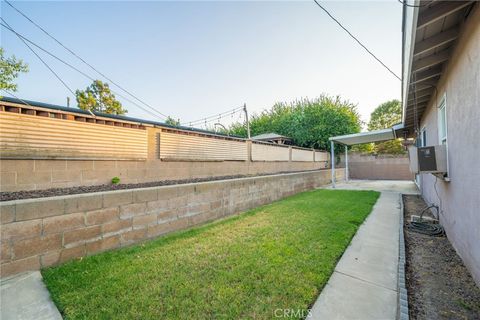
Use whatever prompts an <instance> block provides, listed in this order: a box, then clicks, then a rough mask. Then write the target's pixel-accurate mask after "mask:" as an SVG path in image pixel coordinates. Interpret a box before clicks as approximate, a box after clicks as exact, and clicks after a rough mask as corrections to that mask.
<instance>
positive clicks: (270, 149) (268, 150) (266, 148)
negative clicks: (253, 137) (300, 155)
mask: <svg viewBox="0 0 480 320" xmlns="http://www.w3.org/2000/svg"><path fill="white" fill-rule="evenodd" d="M289 160H290V149H289V147H282V146H277V145H273V144H263V143H252V161H289Z"/></svg>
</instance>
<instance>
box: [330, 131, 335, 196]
mask: <svg viewBox="0 0 480 320" xmlns="http://www.w3.org/2000/svg"><path fill="white" fill-rule="evenodd" d="M334 144H335V143H334V142H333V140H331V141H330V156H331V160H330V162H331V166H330V167H331V171H332V187H333V188H335V149H334Z"/></svg>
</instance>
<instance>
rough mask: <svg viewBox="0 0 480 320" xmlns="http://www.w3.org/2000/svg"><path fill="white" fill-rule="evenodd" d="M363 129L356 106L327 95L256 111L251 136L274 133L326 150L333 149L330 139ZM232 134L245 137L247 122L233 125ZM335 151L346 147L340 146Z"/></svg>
mask: <svg viewBox="0 0 480 320" xmlns="http://www.w3.org/2000/svg"><path fill="white" fill-rule="evenodd" d="M360 128H361V121H360V117H359V114H358V112H357V109H356V105H354V104H352V103H350V102H349V101H347V100H343V99H341V98H340V97H338V96H337V97H331V96H328V95H321V96H320V97H318V98H315V99H311V100H310V99H307V98H304V99H300V100H296V101H293V102H280V103H276V104H275V105H274V106H273V107H272V108H271V109H270V110H264V111H263V112H262V113H260V114H253V115H252V117H251V120H250V130H251V134H252V136H254V135H258V134H262V133H269V132H275V133H278V134H281V135H284V136H288V137H290V138H292V139H293V142H294V143H295V144H296V145H298V146H301V147H306V148H317V149H323V150H328V149H330V143H329V140H328V138H330V137H332V136H337V135H343V134H349V133H356V132H359V131H360ZM230 134H232V135H238V136H242V137H246V136H247V132H246V127H245V124H244V123H238V122H237V123H234V124H232V125H231V126H230ZM335 151H336V152H343V151H344V149H343V147H342V146H339V145H337V146H336V149H335Z"/></svg>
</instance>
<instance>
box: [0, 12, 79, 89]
mask: <svg viewBox="0 0 480 320" xmlns="http://www.w3.org/2000/svg"><path fill="white" fill-rule="evenodd" d="M0 19H2V21H3V22H4V23H5V24H6V25H7V26H8V27H9V28H10V25H9V24H8V23H7V21H5V20H4V19H3V18H2V17H0ZM19 39H20V40H22V42H23V44H25V45H26V46H27V47H28V49H30V51H32V52H33V54H34V55H35V56H36V57H37V58H38V59H39V60H40V61H41V62H42V63H43V64H44V65H45V67H47V69H48V70H50V72H51V73H53V75H54V76H55V77H56V78H57V79H58V80H59V81H60V82H61V83H62V84H63V85H64V86H65V88H67V90H68V91H70V92H71V93H72V95H75V93H74V92H73V90H72V89H71V88H70V87H69V86H68V85H67V84H66V83H65V81H63V80H62V78H61V77H60V76H59V75H58V74H57V73H56V72H55V71H54V70H53V69H52V68H51V67H50V66H49V65H48V63H46V62H45V60H43V59H42V57H40V56H39V55H38V53H37V52H36V51H35V50H33V48H32V47H30V45H29V44H28V43H27V42H26V41H25V40H23V39H22V38H20V37H19Z"/></svg>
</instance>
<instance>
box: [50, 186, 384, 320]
mask: <svg viewBox="0 0 480 320" xmlns="http://www.w3.org/2000/svg"><path fill="white" fill-rule="evenodd" d="M378 196H379V193H377V192H373V191H346V190H343V191H342V190H314V191H309V192H304V193H301V194H298V195H295V196H292V197H289V198H287V199H284V200H281V201H278V202H275V203H272V204H269V205H266V206H262V207H259V208H256V209H254V210H250V211H248V212H246V213H243V214H241V215H239V216H235V217H232V218H228V219H225V220H222V221H219V222H215V223H210V224H208V225H204V226H202V227H198V228H194V229H191V230H188V231H183V232H177V233H174V234H171V235H168V236H166V237H162V238H159V239H157V240H153V241H150V242H148V243H145V244H141V245H137V246H134V247H129V248H124V249H120V250H116V251H112V252H106V253H102V254H99V255H96V256H91V257H88V258H84V259H82V260H76V261H72V262H69V263H67V264H64V265H62V266H59V267H56V268H49V269H45V270H43V271H42V274H43V277H44V281H45V283H46V285H47V287H48V289H49V290H50V293H51V295H52V298H53V300H54V301H55V303H56V305H57V307H58V308H59V310H60V312H61V313H62V314H63V315H64V317H66V318H68V319H70V318H71V319H122V318H123V319H167V318H168V319H212V318H215V319H238V318H249V319H250V318H255V319H270V318H273V317H274V313H273V312H274V310H275V309H278V308H281V309H295V310H298V309H301V310H306V309H307V308H309V307H310V306H311V305H312V304H313V302H314V301H315V299H316V298H317V296H318V294H319V293H320V291H321V290H322V288H323V286H324V285H325V284H326V282H327V281H328V278H329V277H330V274H331V273H332V272H333V269H334V267H335V264H336V263H337V261H338V259H339V258H340V256H341V255H342V253H343V251H344V250H345V248H346V247H347V245H348V244H349V242H350V240H351V238H352V237H353V235H354V234H355V232H356V230H357V228H358V227H359V225H360V224H361V223H362V222H363V220H364V219H365V217H366V216H367V215H368V214H369V213H370V211H371V209H372V206H373V205H374V204H375V202H376V200H377V198H378Z"/></svg>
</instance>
